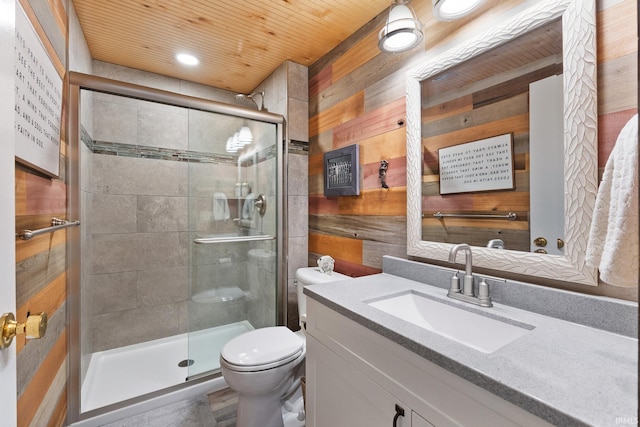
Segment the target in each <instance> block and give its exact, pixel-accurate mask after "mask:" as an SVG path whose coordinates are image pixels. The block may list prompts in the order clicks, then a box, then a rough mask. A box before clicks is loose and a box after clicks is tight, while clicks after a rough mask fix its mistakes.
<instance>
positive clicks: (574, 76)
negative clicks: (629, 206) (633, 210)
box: [406, 0, 598, 286]
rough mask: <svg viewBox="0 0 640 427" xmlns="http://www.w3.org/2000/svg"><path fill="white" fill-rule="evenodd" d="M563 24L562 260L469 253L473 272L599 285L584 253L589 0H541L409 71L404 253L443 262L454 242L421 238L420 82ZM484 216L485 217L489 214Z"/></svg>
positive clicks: (593, 150)
mask: <svg viewBox="0 0 640 427" xmlns="http://www.w3.org/2000/svg"><path fill="white" fill-rule="evenodd" d="M558 19H561V21H562V62H563V73H562V76H563V77H562V87H563V99H564V101H563V116H564V138H563V139H564V142H563V143H564V242H565V247H564V254H562V255H548V254H538V253H531V252H523V251H514V250H508V249H494V248H486V247H480V246H474V247H473V255H474V257H473V261H474V262H473V264H474V266H476V267H482V268H487V269H491V270H497V271H504V272H508V273H514V274H521V275H528V276H536V277H541V278H548V279H554V280H560V281H567V282H573V283H581V284H585V285H591V286H595V285H597V283H598V281H597V271H596V270H595V269H593V268H590V267H587V266H586V265H585V253H586V247H587V239H588V234H589V227H590V225H591V217H592V214H593V208H594V204H595V198H596V193H597V186H598V175H597V174H598V169H597V123H598V115H597V99H596V96H597V84H596V69H597V63H596V34H595V33H596V24H595V0H553V1H551V0H545V1H541V2H539V3H536V4H535V5H533V6H531V7H530V8H528V9H526V10H524V11H522V12H520V13H519V14H517V15H515V16H513V17H512V18H510V19H509V20H507V21H506V22H504V23H502V24H500V25H498V26H495V27H493V28H492V29H491V30H489V31H487V32H486V33H484V34H481V35H479V36H477V37H474V38H472V39H469V40H468V41H466V42H464V43H462V44H460V45H458V46H456V47H454V48H452V49H450V50H449V51H447V52H445V53H443V54H441V55H439V56H437V57H433V58H429V59H428V60H427V62H426V63H424V64H421V65H420V66H418V67H416V68H414V69H412V70H410V71H409V72H408V73H407V82H406V91H407V93H406V100H407V254H408V255H411V256H416V257H420V258H426V259H432V260H441V261H446V260H448V256H449V251H450V249H451V246H452V243H442V242H435V241H429V240H423V234H422V229H423V226H422V225H423V211H424V210H425V209H424V207H423V168H424V159H423V151H422V150H423V132H422V126H423V123H422V96H421V95H422V90H421V82H422V81H424V80H426V79H429V78H430V77H432V76H436V75H438V74H440V73H443V72H444V71H446V70H448V69H450V68H452V67H455V66H457V65H459V64H461V63H464V62H465V61H468V60H470V59H472V58H475V57H476V56H478V55H481V54H483V53H485V52H488V51H490V50H492V49H494V48H496V47H498V46H500V45H503V44H505V43H507V42H509V41H511V40H513V39H516V38H519V37H521V36H524V35H526V34H527V33H529V32H531V31H533V30H535V29H538V28H540V27H542V26H544V25H547V24H549V23H551V22H553V21H555V20H558ZM488 213H489V212H488Z"/></svg>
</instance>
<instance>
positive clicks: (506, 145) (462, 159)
mask: <svg viewBox="0 0 640 427" xmlns="http://www.w3.org/2000/svg"><path fill="white" fill-rule="evenodd" d="M438 160H439V166H440V194H453V193H468V192H473V191H494V190H511V189H513V188H514V180H513V138H512V135H511V134H510V133H509V134H505V135H499V136H494V137H492V138H486V139H482V140H479V141H473V142H468V143H465V144H459V145H454V146H452V147H446V148H441V149H440V150H439V151H438Z"/></svg>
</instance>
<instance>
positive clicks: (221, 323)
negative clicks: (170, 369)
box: [182, 110, 281, 378]
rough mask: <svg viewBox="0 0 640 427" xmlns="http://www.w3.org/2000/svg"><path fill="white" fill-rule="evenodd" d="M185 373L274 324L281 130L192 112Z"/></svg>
mask: <svg viewBox="0 0 640 427" xmlns="http://www.w3.org/2000/svg"><path fill="white" fill-rule="evenodd" d="M188 121H189V151H190V152H191V153H194V156H196V155H197V157H198V160H197V161H194V160H193V159H192V160H191V161H190V162H189V187H188V195H189V196H188V203H189V241H188V247H189V284H190V297H189V301H188V310H187V311H188V347H189V349H188V359H187V360H185V361H182V363H183V364H184V365H185V367H188V378H194V377H198V376H201V375H203V374H209V373H211V372H215V371H218V370H219V369H220V362H219V359H220V351H221V349H222V347H223V346H224V344H225V343H226V342H227V341H229V340H230V339H231V338H233V337H235V336H237V335H240V334H242V333H244V332H247V331H250V330H252V329H255V328H262V327H266V326H273V325H275V324H276V323H277V306H278V304H277V301H278V296H279V292H278V285H277V284H278V276H279V271H278V268H277V266H278V239H279V238H280V236H279V233H278V217H279V212H278V208H279V206H281V203H279V201H278V200H279V198H280V197H281V195H280V194H279V191H280V186H279V185H278V182H279V179H278V177H279V176H280V173H279V170H280V166H279V164H280V159H281V153H280V152H279V147H280V146H281V144H278V143H277V142H278V139H279V131H278V126H277V125H276V124H274V123H267V122H262V121H257V120H250V119H246V118H242V117H234V116H228V115H221V114H216V113H211V112H206V111H197V110H190V111H189V119H188Z"/></svg>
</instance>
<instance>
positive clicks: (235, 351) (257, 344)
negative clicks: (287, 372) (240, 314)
mask: <svg viewBox="0 0 640 427" xmlns="http://www.w3.org/2000/svg"><path fill="white" fill-rule="evenodd" d="M303 352H304V341H303V340H302V339H301V338H300V337H299V336H298V335H296V334H295V333H294V332H292V331H291V330H290V329H289V328H287V327H285V326H272V327H268V328H261V329H255V330H253V331H250V332H246V333H244V334H242V335H240V336H237V337H235V338H233V339H231V340H230V341H229V342H227V343H226V344H225V345H224V347H223V348H222V351H221V353H220V358H221V359H222V362H224V364H225V365H227V367H228V368H229V369H231V370H234V371H239V372H253V371H263V370H266V369H272V368H276V367H278V366H282V365H285V364H287V363H289V362H291V361H292V360H295V359H297V358H298V357H300V356H301V355H302V353H303Z"/></svg>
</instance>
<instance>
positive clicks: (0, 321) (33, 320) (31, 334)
mask: <svg viewBox="0 0 640 427" xmlns="http://www.w3.org/2000/svg"><path fill="white" fill-rule="evenodd" d="M0 331H2V339H0V349H3V348H6V347H9V346H10V345H11V343H12V342H13V338H14V337H15V336H16V335H20V334H25V337H26V338H27V339H34V338H42V337H43V336H44V334H45V333H46V332H47V313H45V312H42V313H40V314H31V315H29V316H27V320H26V321H25V322H16V317H15V316H14V315H13V313H4V314H3V315H2V316H1V317H0Z"/></svg>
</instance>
